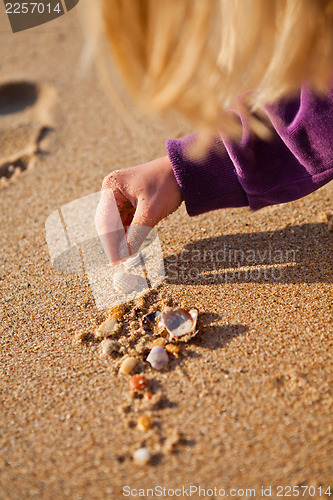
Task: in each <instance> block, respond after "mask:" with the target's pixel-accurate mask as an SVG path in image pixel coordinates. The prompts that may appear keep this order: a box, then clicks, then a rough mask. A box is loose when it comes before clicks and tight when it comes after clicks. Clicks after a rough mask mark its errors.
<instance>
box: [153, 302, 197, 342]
mask: <svg viewBox="0 0 333 500" xmlns="http://www.w3.org/2000/svg"><path fill="white" fill-rule="evenodd" d="M197 319H198V311H197V309H191V310H190V311H186V309H180V308H179V309H173V310H170V311H166V312H164V313H162V315H161V318H160V322H159V323H160V327H164V328H165V329H166V330H167V332H168V333H169V340H172V339H173V338H180V337H184V336H188V338H190V337H193V336H194V335H195V334H196V333H197V332H195V327H196V324H197Z"/></svg>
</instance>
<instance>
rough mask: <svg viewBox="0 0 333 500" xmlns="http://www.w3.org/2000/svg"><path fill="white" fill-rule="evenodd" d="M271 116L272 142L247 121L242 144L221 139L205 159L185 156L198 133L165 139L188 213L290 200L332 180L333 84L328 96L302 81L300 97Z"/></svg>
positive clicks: (273, 108)
mask: <svg viewBox="0 0 333 500" xmlns="http://www.w3.org/2000/svg"><path fill="white" fill-rule="evenodd" d="M266 114H267V117H268V118H269V120H270V121H271V123H272V125H273V127H274V130H273V133H272V136H271V138H270V139H269V140H268V141H264V140H261V139H259V138H258V137H254V136H253V134H249V132H248V130H247V129H246V125H245V126H244V124H243V135H242V139H241V141H240V142H238V143H235V142H232V141H230V142H229V141H224V140H223V139H221V138H216V139H214V147H212V148H211V149H210V150H209V152H208V154H207V156H206V158H205V159H204V160H202V161H193V160H192V161H191V160H190V159H188V158H187V156H186V147H187V145H188V144H189V143H190V142H191V141H193V140H195V136H196V134H192V135H189V136H187V137H185V138H183V139H179V140H178V139H177V140H173V139H169V140H168V141H166V147H167V152H168V155H169V158H170V161H171V164H172V167H173V170H174V173H175V176H176V179H177V182H178V184H179V187H180V189H181V191H182V194H183V197H184V200H185V204H186V209H187V212H188V214H189V215H198V214H201V213H204V212H208V211H210V210H216V209H218V208H226V207H243V206H250V208H251V209H253V210H257V209H259V208H262V207H264V206H267V205H274V204H276V203H285V202H288V201H292V200H296V199H298V198H302V197H303V196H306V195H307V194H309V193H311V192H312V191H315V190H316V189H318V188H320V187H321V186H323V185H324V184H326V183H327V182H329V181H330V180H332V179H333V87H332V89H331V90H330V92H329V93H328V96H327V97H326V98H323V97H318V96H317V95H314V94H313V93H312V92H311V91H310V89H309V88H308V86H307V85H303V87H302V89H301V91H300V94H299V96H298V98H295V99H293V100H281V101H280V102H279V103H278V104H276V105H273V106H269V107H267V108H266Z"/></svg>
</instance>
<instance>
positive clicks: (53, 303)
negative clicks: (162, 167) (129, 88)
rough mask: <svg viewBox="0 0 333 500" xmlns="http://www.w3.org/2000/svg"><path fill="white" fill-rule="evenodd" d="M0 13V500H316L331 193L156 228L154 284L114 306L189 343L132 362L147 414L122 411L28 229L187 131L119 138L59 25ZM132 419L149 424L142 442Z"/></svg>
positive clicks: (326, 481)
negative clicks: (172, 323)
mask: <svg viewBox="0 0 333 500" xmlns="http://www.w3.org/2000/svg"><path fill="white" fill-rule="evenodd" d="M0 15H1V17H0V19H1V22H0V55H1V57H0V61H1V72H0V85H1V87H0V172H1V178H0V182H1V189H0V228H1V230H0V238H1V257H0V288H1V295H0V304H1V305H0V312H1V323H0V329H1V336H0V342H1V351H0V353H1V354H0V356H1V369H0V386H1V407H0V429H1V433H0V498H1V500H7V499H8V500H9V499H11V500H23V499H25V500H26V499H43V500H49V499H50V500H58V499H71V500H80V499H82V500H83V499H84V500H86V499H87V500H88V499H89V500H95V499H96V500H97V499H117V500H118V499H121V498H124V495H125V494H127V493H129V496H128V498H134V497H135V491H137V493H139V492H138V490H139V489H141V490H142V491H143V492H144V493H145V495H146V496H145V498H154V493H153V492H152V491H150V492H147V491H146V490H147V488H154V487H156V486H160V487H162V488H163V487H165V488H166V490H165V495H164V498H172V491H171V490H174V491H175V494H176V493H177V491H178V497H179V492H180V493H181V497H183V498H187V495H189V490H188V489H186V488H189V487H190V486H192V487H195V486H196V487H197V488H199V486H200V487H201V488H203V489H205V490H206V491H205V492H204V491H203V490H202V491H201V493H200V495H199V491H195V490H194V489H192V490H191V493H192V498H215V499H217V498H222V494H223V491H222V489H223V490H224V492H225V496H229V497H234V498H245V497H246V495H247V497H250V495H251V496H252V497H253V496H255V497H256V498H264V497H265V495H264V493H263V492H262V487H264V489H265V492H266V497H270V498H279V497H281V496H288V493H290V490H288V488H287V487H291V491H293V490H292V488H293V487H295V488H296V489H294V492H297V491H299V492H300V497H303V498H324V491H325V490H326V488H327V487H328V486H329V485H330V484H332V472H333V463H332V454H333V446H332V435H333V421H332V389H333V384H332V333H333V332H332V326H333V325H332V281H333V272H332V241H333V233H332V232H330V231H329V230H328V224H327V222H326V215H325V214H326V213H328V212H331V211H332V195H333V184H332V183H331V184H329V185H327V186H325V187H324V188H322V189H320V190H319V191H317V192H315V193H313V194H311V195H310V196H307V197H306V198H303V199H301V200H298V201H295V202H293V203H289V204H286V205H278V206H273V207H269V208H265V209H262V210H260V211H258V212H256V213H252V212H251V211H250V210H249V209H246V208H244V209H228V210H224V211H216V212H213V213H209V214H204V215H202V216H199V217H196V218H189V217H188V216H187V214H186V211H185V208H184V207H181V208H180V209H179V210H178V211H177V212H176V213H175V214H173V215H172V216H170V217H169V218H168V219H167V220H165V221H163V223H161V224H160V225H159V226H158V235H159V238H160V240H161V244H162V248H163V255H164V258H165V264H166V279H165V282H164V283H163V284H162V285H161V286H159V287H158V288H157V289H156V290H155V291H153V292H152V293H150V294H149V295H148V296H147V297H146V298H145V299H144V300H141V301H140V302H139V304H129V305H128V306H127V309H126V313H127V318H129V320H128V321H129V322H130V329H131V328H132V329H134V330H135V328H136V324H139V321H140V317H142V315H144V314H145V313H146V312H148V311H153V310H156V309H158V308H163V307H164V306H165V305H167V304H169V305H170V304H172V305H174V306H177V305H178V306H183V307H187V308H191V307H196V308H198V310H199V312H200V315H199V330H200V331H199V334H198V335H197V337H195V338H194V339H193V340H192V341H190V342H189V343H187V344H185V345H182V346H181V348H180V352H179V355H178V357H175V356H173V355H172V354H170V355H169V366H168V369H167V370H166V371H163V372H157V371H154V370H152V369H151V368H150V367H149V365H148V364H147V363H146V362H145V361H144V359H145V358H144V356H143V355H142V354H141V355H139V354H138V357H139V358H140V359H141V362H140V365H139V370H141V371H144V372H145V373H146V376H147V377H148V378H149V379H150V391H151V393H152V395H153V397H154V396H155V399H156V401H157V402H156V404H155V406H154V405H153V404H150V406H149V404H146V403H145V401H144V400H143V399H140V396H137V397H135V398H134V399H133V398H132V399H131V394H130V390H129V388H128V379H129V377H127V376H121V375H119V374H118V373H117V369H116V360H114V359H113V358H112V357H111V356H109V357H102V356H101V355H100V354H99V341H97V340H96V339H94V336H93V333H94V331H95V329H96V327H97V326H98V325H99V324H100V323H101V321H102V320H103V319H104V317H105V314H104V313H103V312H101V311H98V309H97V308H96V305H95V302H94V297H93V295H92V292H91V289H90V287H89V283H88V281H87V278H86V277H85V275H84V274H77V273H61V272H59V271H55V270H54V269H53V268H52V265H51V262H50V258H49V252H48V247H47V243H46V238H45V229H44V225H45V220H46V218H47V217H48V216H49V215H50V214H51V213H52V212H53V211H55V210H57V209H58V208H59V207H61V206H62V205H64V204H66V203H69V202H70V201H72V200H75V199H77V198H80V197H82V196H85V195H88V194H90V193H94V192H97V191H98V190H99V189H100V186H101V182H102V179H103V177H104V176H105V175H106V174H107V173H109V172H110V171H111V170H113V169H116V168H117V169H119V168H123V167H128V166H132V165H136V164H139V163H143V162H145V161H149V160H151V159H153V158H155V157H158V156H162V155H164V154H165V146H164V141H165V139H167V138H175V137H181V136H183V135H186V134H187V133H190V132H192V130H191V128H190V127H189V126H188V125H186V124H184V123H183V122H181V121H180V120H178V119H176V118H175V117H169V118H168V119H161V118H159V119H146V118H141V123H142V126H141V130H142V133H137V132H131V131H129V130H128V129H127V128H126V126H125V125H124V123H123V120H122V119H121V117H120V116H119V115H118V113H117V112H116V111H115V109H114V107H113V105H112V104H110V102H109V100H108V98H107V96H106V95H105V93H104V91H103V88H102V86H101V85H100V83H99V82H98V79H97V78H96V75H95V74H94V72H93V71H92V70H90V71H89V72H88V73H87V74H85V75H84V76H82V75H80V74H79V68H78V61H79V59H80V55H81V51H82V44H83V38H82V34H81V27H80V25H79V22H78V15H77V12H76V9H73V11H71V12H70V13H68V14H66V15H65V16H63V17H62V18H59V19H57V20H55V21H52V22H51V23H48V24H46V25H42V26H40V27H38V28H35V29H33V30H28V31H26V32H22V33H16V34H12V33H11V31H10V27H9V23H8V20H7V19H6V17H5V14H4V9H3V4H1V5H0ZM17 82H20V85H19V86H17ZM6 103H7V104H6ZM19 170H23V171H22V172H21V173H20V172H19ZM7 177H10V178H9V179H7ZM4 178H6V179H4ZM221 249H222V250H223V252H224V253H223V252H222V253H221ZM208 250H210V251H212V252H213V254H211V255H213V256H212V257H209V256H208V255H209V254H207V251H208ZM219 250H220V253H218V251H219ZM205 252H206V253H205ZM214 252H215V254H214ZM214 255H215V257H214ZM194 256H197V259H198V260H197V261H196V262H197V263H195V264H193V260H194ZM204 256H206V257H207V258H206V259H204ZM216 256H219V258H217V257H216ZM175 261H176V262H177V265H176V266H174V265H173V266H171V264H174V262H175ZM134 307H138V310H137V312H136V314H137V316H138V320H137V322H135V319H134V316H133V314H134V313H133V310H134ZM133 339H134V340H133ZM133 339H132V340H133V342H132V346H131V348H133V349H135V344H136V342H137V341H138V336H137V337H135V335H134V337H133ZM122 341H123V343H124V345H125V346H126V338H123V339H122ZM148 344H149V342H148ZM154 401H155V400H154ZM145 414H149V415H150V416H151V419H152V421H153V424H154V425H153V427H152V428H151V429H149V430H148V431H147V432H142V431H140V430H138V429H137V427H136V422H137V420H138V418H139V417H140V416H142V415H145ZM141 446H146V447H147V448H149V449H150V450H151V452H152V453H153V458H152V461H151V463H150V464H149V465H145V466H139V465H137V464H135V463H134V462H133V459H132V454H133V452H134V451H135V450H136V449H138V448H140V447H141ZM125 486H127V487H128V488H127V489H125V490H124V489H123V488H124V487H125ZM279 487H280V489H279ZM297 487H298V488H297ZM310 487H312V489H310ZM130 488H131V489H132V491H130ZM177 488H179V489H182V488H184V491H181V490H177V491H176V489H177ZM209 488H210V489H214V488H217V490H216V491H215V492H214V491H211V490H209ZM269 488H271V490H269ZM232 489H234V490H232ZM249 489H252V490H253V491H252V493H251V492H249V491H246V490H249ZM167 490H170V491H169V492H168V491H167ZM219 490H220V492H219ZM156 492H157V490H156V491H155V493H156ZM331 492H332V493H333V490H332V489H331ZM141 497H143V495H141ZM160 497H163V496H160ZM155 498H157V495H155ZM327 498H329V497H327Z"/></svg>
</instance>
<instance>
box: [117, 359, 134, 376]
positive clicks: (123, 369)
mask: <svg viewBox="0 0 333 500" xmlns="http://www.w3.org/2000/svg"><path fill="white" fill-rule="evenodd" d="M137 364H138V360H137V359H136V358H132V357H129V358H126V359H124V361H123V362H122V363H121V365H120V368H119V373H122V374H123V375H129V374H130V373H131V372H132V371H133V370H134V368H135V367H136V365H137Z"/></svg>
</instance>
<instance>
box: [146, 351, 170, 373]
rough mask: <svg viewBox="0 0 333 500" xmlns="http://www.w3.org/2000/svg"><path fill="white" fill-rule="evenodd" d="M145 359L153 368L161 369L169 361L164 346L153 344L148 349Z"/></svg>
mask: <svg viewBox="0 0 333 500" xmlns="http://www.w3.org/2000/svg"><path fill="white" fill-rule="evenodd" d="M147 361H148V363H150V365H151V366H152V368H154V369H155V370H162V369H163V368H165V367H166V366H167V364H168V362H169V358H168V353H167V352H166V350H165V349H164V347H161V346H159V345H155V346H154V347H153V348H152V350H151V351H150V353H149V356H148V357H147Z"/></svg>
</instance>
